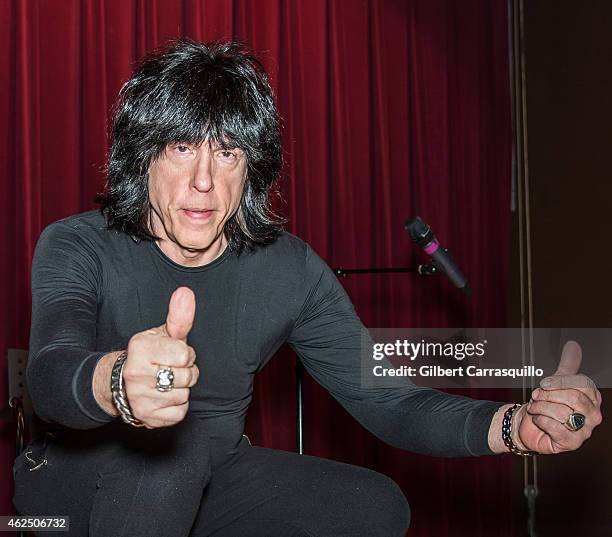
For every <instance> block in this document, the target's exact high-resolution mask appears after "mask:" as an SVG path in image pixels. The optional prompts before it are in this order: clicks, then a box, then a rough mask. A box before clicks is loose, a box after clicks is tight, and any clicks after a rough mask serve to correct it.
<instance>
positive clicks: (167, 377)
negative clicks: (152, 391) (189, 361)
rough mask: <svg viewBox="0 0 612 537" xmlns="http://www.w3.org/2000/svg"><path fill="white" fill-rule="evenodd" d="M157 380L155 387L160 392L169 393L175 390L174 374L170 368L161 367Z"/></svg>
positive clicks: (156, 376)
mask: <svg viewBox="0 0 612 537" xmlns="http://www.w3.org/2000/svg"><path fill="white" fill-rule="evenodd" d="M155 379H156V382H155V386H156V387H157V389H158V390H159V391H160V392H169V391H170V390H171V389H172V388H174V372H173V371H172V368H171V367H170V366H167V367H166V366H164V367H159V368H158V369H157V373H155Z"/></svg>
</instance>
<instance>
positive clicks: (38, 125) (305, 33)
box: [0, 0, 514, 537]
mask: <svg viewBox="0 0 612 537" xmlns="http://www.w3.org/2000/svg"><path fill="white" fill-rule="evenodd" d="M0 21H1V23H2V28H4V29H5V32H2V33H0V40H1V45H2V46H0V70H1V72H2V82H3V83H2V84H1V88H0V92H1V93H0V114H1V115H2V117H4V118H5V120H4V121H3V122H2V127H1V128H0V148H1V149H0V150H1V151H2V155H1V156H2V158H1V159H0V161H1V164H0V165H1V166H2V167H3V168H2V169H3V172H4V173H3V180H2V181H1V182H0V218H2V239H3V244H4V249H3V254H4V255H3V256H2V259H1V260H0V272H1V275H2V281H3V285H2V288H1V290H0V299H1V300H2V305H3V307H2V310H1V311H2V313H0V315H1V316H2V317H1V318H0V320H1V321H2V322H0V350H2V352H3V354H4V352H5V350H6V349H7V348H9V347H18V348H26V347H27V342H28V331H29V322H30V291H29V285H30V283H29V266H30V263H31V257H32V253H33V248H34V245H35V244H36V240H37V238H38V236H39V234H40V232H41V230H42V229H43V228H44V226H46V225H47V224H49V223H50V222H52V221H54V220H57V219H59V218H62V217H64V216H67V215H69V214H73V213H77V212H81V211H85V210H89V209H91V208H93V207H94V205H93V203H92V199H93V197H94V195H95V193H96V192H98V191H100V190H101V188H102V185H103V182H104V171H103V167H104V160H105V154H106V151H107V131H108V127H109V122H110V114H111V106H112V103H113V101H114V99H115V98H116V95H117V93H118V91H119V89H120V87H121V85H122V83H123V82H124V81H125V80H126V79H127V78H128V77H129V76H130V73H131V70H132V67H133V64H134V62H135V61H137V60H138V59H140V58H142V56H143V55H144V54H145V53H146V52H147V51H150V50H151V49H153V48H154V47H156V46H158V45H160V44H161V43H163V42H165V41H166V40H168V39H170V38H174V37H178V36H183V35H185V36H189V37H192V38H194V39H199V40H205V41H211V40H227V39H240V40H242V41H244V42H246V43H247V44H248V45H249V46H250V47H251V48H252V49H253V50H254V51H255V52H256V53H257V55H258V56H259V57H260V58H261V60H262V62H263V64H264V65H265V67H266V69H267V70H268V72H269V73H270V79H271V83H272V85H273V87H274V89H275V91H276V94H277V100H278V105H279V108H280V111H281V115H282V117H283V151H284V158H285V167H284V170H283V175H282V179H281V183H280V189H281V193H282V199H278V200H276V201H275V205H276V207H277V210H279V211H280V212H282V213H283V214H284V215H285V216H287V217H288V218H289V223H288V225H287V229H288V230H289V231H291V232H293V233H295V234H297V235H298V236H300V237H301V238H303V239H304V240H306V241H307V242H309V243H310V244H311V245H312V246H313V248H314V249H315V250H316V251H317V252H318V253H319V254H320V255H321V257H323V258H324V259H325V260H326V261H327V262H328V264H330V265H331V266H342V267H345V268H352V267H389V266H411V265H415V264H417V263H418V262H420V260H422V259H423V258H422V257H421V253H420V252H419V251H418V250H417V249H416V248H415V247H414V246H413V245H412V244H411V241H410V239H409V238H408V236H407V234H406V232H405V231H404V229H403V225H404V221H405V219H406V218H407V217H408V216H411V215H416V214H418V215H420V216H422V217H423V218H424V219H425V220H426V221H427V222H428V223H430V224H431V226H432V228H433V229H434V230H435V232H436V234H437V235H438V237H439V238H440V240H441V241H442V242H443V244H444V245H445V246H447V247H448V248H449V249H450V250H451V251H452V253H453V256H454V257H455V259H456V260H457V262H458V264H459V265H460V266H461V267H462V268H463V269H464V272H465V273H466V274H467V275H468V277H469V279H470V282H471V285H472V288H473V295H472V297H471V298H470V299H466V298H465V297H464V296H462V295H461V294H460V293H458V292H456V291H455V290H454V289H453V288H452V287H451V286H450V284H449V283H448V282H447V281H445V280H444V279H443V278H429V279H418V278H416V277H415V276H411V275H385V276H367V275H364V276H351V277H349V278H347V279H346V280H343V284H344V285H345V287H346V289H347V291H348V292H349V294H350V296H351V298H352V300H353V302H354V304H355V307H356V309H357V312H358V314H359V315H360V317H361V318H362V320H363V321H364V323H365V324H366V325H367V326H371V327H402V326H404V327H409V326H423V327H436V326H504V324H505V321H506V287H507V286H506V280H507V277H508V250H509V236H510V235H509V234H510V227H509V226H510V173H511V172H510V170H511V139H512V138H511V120H510V93H509V88H510V84H509V65H508V33H507V6H506V1H505V0H493V1H490V0H461V1H459V0H360V1H342V0H308V1H306V0H258V1H257V2H253V1H250V0H207V1H206V2H202V1H199V0H182V1H180V0H107V1H101V0H62V1H61V2H59V1H57V0H22V1H17V0H13V1H10V0H3V1H1V2H0ZM294 359H295V358H294V357H293V355H292V354H291V353H290V352H289V351H288V350H287V349H282V350H281V351H280V352H279V355H278V356H277V357H276V358H275V360H273V362H272V363H271V364H270V365H268V366H267V367H266V368H265V369H264V371H263V372H262V373H261V374H260V375H259V376H258V378H257V380H256V387H255V401H254V403H253V406H252V409H251V411H250V414H249V424H248V432H249V434H250V435H251V436H252V438H253V439H254V441H255V442H257V443H259V444H260V445H266V446H271V447H278V448H284V449H294V448H295V411H294V409H295V407H294V389H295V379H294V370H293V364H294ZM0 373H1V374H2V376H3V378H6V364H5V361H4V358H3V359H2V360H0ZM4 386H5V384H4V383H0V397H1V398H2V400H5V399H6V398H5V395H6V394H5V392H4V390H5V387H4ZM305 389H306V408H305V419H306V435H307V437H306V449H307V452H308V453H309V454H313V455H320V456H325V457H331V458H334V459H338V460H343V461H346V462H350V463H354V464H360V465H364V466H368V467H370V468H373V469H376V470H379V471H382V472H384V473H386V474H388V475H390V476H391V477H392V478H393V479H395V480H396V481H397V482H398V483H399V484H400V486H401V487H402V488H403V490H404V492H405V494H406V496H407V498H408V500H409V501H410V503H411V506H412V508H413V522H412V529H411V533H410V535H413V536H423V537H425V536H431V535H436V536H444V535H448V536H463V535H465V536H468V535H469V536H470V537H472V536H482V537H485V536H486V537H489V536H490V535H497V536H511V535H514V531H513V528H512V521H511V515H510V510H509V509H508V503H509V501H510V498H511V493H510V481H511V477H510V462H509V459H508V458H506V457H490V458H481V459H470V460H468V459H457V460H436V459H433V458H428V457H423V456H416V455H412V454H409V453H406V452H401V451H400V450H396V449H394V448H391V447H388V446H386V445H383V444H382V443H381V442H379V441H377V440H376V439H374V438H373V437H372V436H371V435H369V434H368V433H366V432H365V431H364V430H363V429H362V428H361V427H360V426H359V425H358V424H357V423H356V422H355V421H354V420H353V419H352V418H351V417H350V416H348V415H347V414H346V412H345V411H344V410H343V409H342V408H340V407H339V405H337V404H336V403H335V402H334V401H333V400H332V399H331V398H330V397H329V396H328V395H327V394H326V393H324V392H323V390H322V389H320V388H319V387H318V386H316V385H315V384H314V383H313V382H312V381H311V380H310V379H307V380H306V385H305ZM462 393H465V394H467V395H470V396H473V397H477V398H489V399H502V398H503V397H504V395H505V394H504V393H500V392H492V391H485V390H472V391H471V392H470V391H468V392H465V391H464V392H462ZM406 426H410V424H406ZM0 427H1V428H0V431H1V434H2V436H1V438H2V440H1V441H0V458H1V460H2V464H1V465H0V468H1V469H0V482H2V483H3V485H1V486H0V512H2V513H9V512H11V505H10V498H11V494H12V490H11V486H10V483H11V480H10V466H11V464H12V460H11V457H12V438H11V434H12V431H11V428H10V425H9V424H7V423H1V424H0Z"/></svg>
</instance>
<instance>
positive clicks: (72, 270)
mask: <svg viewBox="0 0 612 537" xmlns="http://www.w3.org/2000/svg"><path fill="white" fill-rule="evenodd" d="M278 125H279V120H278V116H277V111H276V108H275V105H274V102H273V98H272V93H271V90H270V87H269V85H268V82H267V79H266V76H265V73H264V72H263V69H262V68H261V66H260V64H259V63H258V62H257V61H256V60H255V59H254V58H252V57H251V56H249V55H248V54H247V53H245V52H244V51H243V50H242V49H241V48H240V47H239V46H237V45H233V44H227V45H212V46H207V45H204V44H201V43H195V42H191V41H187V40H183V41H179V42H177V43H175V44H174V45H172V46H171V47H169V48H168V49H166V50H163V51H159V52H157V53H155V54H153V55H151V56H149V57H148V58H146V59H145V60H144V62H143V63H142V64H141V65H140V66H139V67H138V69H137V70H136V72H135V74H134V76H133V77H132V78H131V79H130V80H129V81H128V82H127V83H126V84H125V86H124V87H123V89H122V91H121V95H120V99H119V103H118V105H117V109H116V114H115V118H114V123H113V131H112V144H111V151H110V155H109V163H108V184H107V189H106V192H105V193H104V195H103V196H102V198H101V202H102V212H91V213H85V214H82V215H76V216H73V217H70V218H67V219H64V220H62V221H59V222H56V223H55V224H52V225H51V226H49V227H48V228H46V229H45V230H44V232H43V234H42V236H41V238H40V240H39V243H38V245H37V248H36V252H35V257H34V262H33V270H32V297H33V298H32V300H33V304H32V329H31V345H30V361H29V366H28V386H29V388H30V391H31V394H32V399H33V402H34V407H35V410H36V412H37V414H38V416H39V417H40V418H42V420H44V422H45V423H46V429H47V431H46V434H45V435H44V436H40V437H39V439H37V440H35V441H34V442H33V443H32V444H31V445H30V446H29V449H28V450H27V452H26V455H24V456H23V457H20V458H19V459H18V460H17V461H16V463H15V480H16V491H15V499H14V501H15V505H16V507H17V509H18V510H19V511H20V512H21V513H22V514H46V515H59V514H68V515H70V517H71V520H70V523H71V531H72V532H73V534H75V535H87V534H90V535H95V536H109V535H112V536H118V535H130V536H136V535H143V536H144V535H146V536H156V535H159V536H167V535H176V536H180V535H193V536H198V537H199V536H207V535H215V536H234V537H236V536H262V537H263V536H265V537H270V536H289V535H291V536H314V535H317V536H335V535H343V536H346V535H356V536H368V537H376V536H385V537H389V536H400V535H404V533H405V531H406V529H407V527H408V522H409V508H408V505H407V503H406V501H405V499H404V497H403V495H402V493H401V491H400V490H399V488H398V487H397V485H395V483H393V482H392V481H391V480H390V479H388V478H386V477H385V476H382V475H380V474H378V473H376V472H372V471H370V470H366V469H363V468H358V467H354V466H350V465H346V464H341V463H338V462H334V461H328V460H323V459H318V458H315V457H308V456H299V455H296V454H293V453H286V452H282V451H276V450H271V449H263V448H258V447H252V446H250V444H249V442H248V439H247V438H246V437H244V436H243V434H242V433H243V429H244V418H245V414H246V410H247V407H248V405H249V403H250V400H251V393H252V382H253V376H254V374H255V373H256V372H257V371H258V370H259V369H261V367H263V365H264V364H265V363H266V361H267V360H268V359H269V358H270V357H271V356H272V355H273V354H274V352H275V351H276V350H277V349H278V347H279V346H280V345H281V344H282V343H283V342H285V341H287V342H289V344H290V345H291V346H292V347H293V348H294V349H295V350H296V352H297V353H298V355H299V356H300V359H301V360H302V362H303V363H304V365H305V367H306V368H307V370H308V371H309V372H310V373H311V375H312V376H313V377H314V378H315V379H316V380H317V381H318V382H319V383H321V384H322V385H323V386H324V387H325V388H327V389H328V390H329V391H330V392H331V394H332V395H333V396H334V397H335V398H336V399H337V400H338V401H339V402H340V403H341V404H342V405H343V406H344V407H345V408H346V409H347V410H348V411H349V412H350V413H351V414H352V415H353V416H355V417H356V419H358V420H359V421H360V422H361V423H362V424H363V425H364V426H365V427H366V428H368V429H369V430H370V431H372V432H373V433H374V434H376V435H377V436H378V437H380V438H381V439H382V440H384V441H386V442H388V443H390V444H393V445H395V446H398V447H401V448H404V449H409V450H411V451H415V452H419V453H427V454H431V455H439V456H468V455H474V456H475V455H485V454H492V453H502V452H508V450H512V451H514V452H516V453H518V454H525V452H527V451H538V452H540V453H555V452H558V451H565V450H571V449H576V448H578V447H579V446H580V445H581V444H582V442H584V440H585V439H586V438H588V437H589V436H590V434H591V432H592V430H593V428H594V427H595V426H597V425H598V423H599V422H600V421H601V414H600V411H599V407H600V403H601V398H600V394H599V392H598V391H597V389H596V387H595V386H594V385H593V383H592V382H591V381H589V380H588V379H586V378H585V377H579V376H577V375H576V373H577V369H578V366H579V360H580V359H579V356H578V354H577V349H575V348H574V347H572V346H571V345H570V346H566V349H565V351H564V354H563V357H562V361H561V364H560V368H559V370H558V372H557V373H558V374H557V375H555V376H554V377H552V379H551V382H552V384H551V385H550V386H549V387H548V389H547V390H539V391H537V393H536V392H534V394H533V395H532V401H531V402H530V403H529V405H527V406H521V407H520V408H517V407H516V406H515V405H509V404H503V403H496V402H492V401H476V400H471V399H468V398H465V397H459V396H452V395H449V394H444V393H441V392H437V391H435V390H430V389H425V388H417V387H415V386H411V385H408V386H405V387H403V388H395V389H391V388H366V387H364V386H362V384H361V382H360V367H359V356H360V344H361V333H362V330H363V327H362V325H361V323H360V321H359V319H358V317H357V315H356V314H355V312H354V310H353V307H352V305H351V303H350V301H349V299H348V297H347V295H346V293H345V292H344V291H343V289H342V287H341V286H340V285H339V283H338V282H337V280H336V278H335V276H334V275H333V273H332V272H331V271H330V270H329V268H328V267H327V266H326V265H325V264H324V263H323V262H322V261H321V259H319V257H318V256H317V255H316V254H315V253H314V252H313V251H312V249H310V247H309V246H308V245H307V244H305V243H304V242H302V241H300V240H299V239H298V238H296V237H294V236H292V235H290V234H287V233H283V232H282V231H281V228H280V224H281V222H280V220H279V219H278V218H277V217H276V216H275V215H274V214H273V213H272V212H271V211H270V209H269V195H270V192H271V190H272V188H273V184H274V182H275V180H276V178H277V175H278V173H279V170H280V165H281V156H280V155H281V153H280V137H279V127H278ZM579 381H581V382H579ZM118 416H121V418H120V419H118ZM570 416H571V418H569V417H570ZM502 425H503V427H502Z"/></svg>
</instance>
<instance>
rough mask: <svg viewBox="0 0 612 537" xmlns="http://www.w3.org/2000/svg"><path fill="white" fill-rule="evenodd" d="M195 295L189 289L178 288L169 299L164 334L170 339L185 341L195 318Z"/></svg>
mask: <svg viewBox="0 0 612 537" xmlns="http://www.w3.org/2000/svg"><path fill="white" fill-rule="evenodd" d="M195 306H196V302H195V295H194V294H193V291H192V290H191V289H189V287H179V288H178V289H177V290H176V291H174V293H172V296H171V297H170V304H169V305H168V317H167V318H166V332H167V333H168V335H169V336H170V337H171V338H175V339H182V340H183V341H186V340H187V336H188V335H189V331H190V330H191V327H192V326H193V319H194V317H195Z"/></svg>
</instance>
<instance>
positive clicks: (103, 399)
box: [92, 351, 122, 417]
mask: <svg viewBox="0 0 612 537" xmlns="http://www.w3.org/2000/svg"><path fill="white" fill-rule="evenodd" d="M121 352H122V351H117V352H109V353H108V354H105V355H104V356H102V358H100V360H99V361H98V363H97V365H96V368H95V370H94V375H93V380H92V390H93V394H94V398H95V400H96V402H97V403H98V406H99V407H100V408H101V409H102V410H104V412H106V413H107V414H108V415H109V416H113V417H117V416H119V411H118V410H117V408H116V407H115V404H114V403H113V398H112V394H111V390H110V378H111V372H112V370H113V365H114V364H115V361H116V360H117V358H118V357H119V355H120V354H121Z"/></svg>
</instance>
